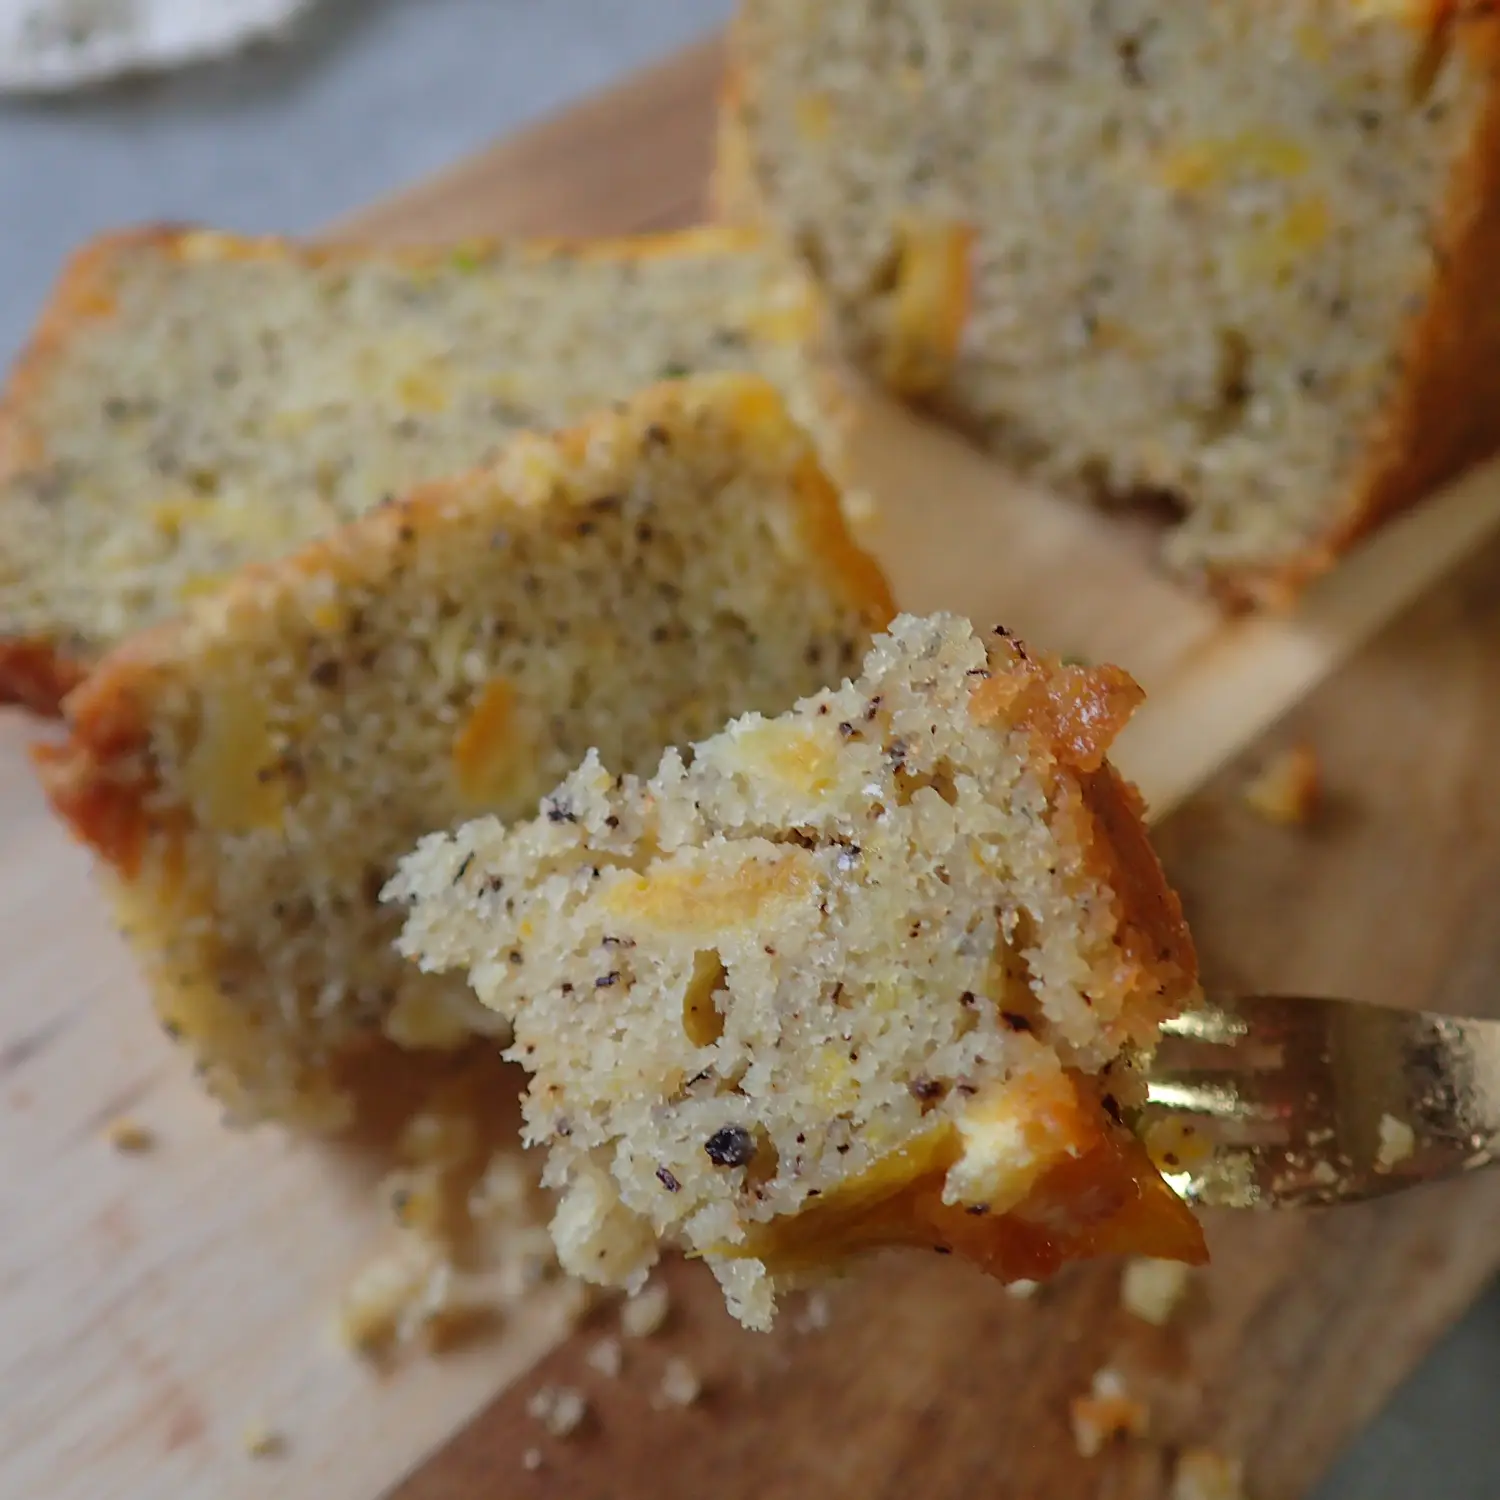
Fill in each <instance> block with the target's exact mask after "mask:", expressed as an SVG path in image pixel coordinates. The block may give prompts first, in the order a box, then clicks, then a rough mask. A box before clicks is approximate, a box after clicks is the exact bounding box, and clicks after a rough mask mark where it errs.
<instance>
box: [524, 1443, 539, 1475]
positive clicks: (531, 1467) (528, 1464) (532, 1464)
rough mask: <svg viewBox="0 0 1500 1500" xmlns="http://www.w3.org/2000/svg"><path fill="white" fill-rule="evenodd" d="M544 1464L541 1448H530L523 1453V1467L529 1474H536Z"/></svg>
mask: <svg viewBox="0 0 1500 1500" xmlns="http://www.w3.org/2000/svg"><path fill="white" fill-rule="evenodd" d="M541 1466H542V1450H541V1449H540V1448H528V1449H527V1450H526V1451H525V1452H524V1453H523V1454H522V1455H521V1467H522V1468H523V1469H525V1470H526V1472H527V1473H528V1474H535V1473H536V1471H537V1470H538V1469H540V1468H541Z"/></svg>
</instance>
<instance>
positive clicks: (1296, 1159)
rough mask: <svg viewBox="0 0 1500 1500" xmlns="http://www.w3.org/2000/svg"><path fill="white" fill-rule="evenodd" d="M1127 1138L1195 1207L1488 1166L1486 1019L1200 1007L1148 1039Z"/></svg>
mask: <svg viewBox="0 0 1500 1500" xmlns="http://www.w3.org/2000/svg"><path fill="white" fill-rule="evenodd" d="M1162 1032H1163V1036H1162V1040H1161V1042H1160V1044H1159V1045H1158V1047H1157V1049H1156V1051H1155V1053H1154V1054H1153V1055H1152V1056H1151V1057H1150V1059H1149V1062H1148V1065H1147V1067H1146V1070H1145V1073H1146V1093H1147V1102H1146V1105H1145V1106H1144V1108H1143V1109H1142V1111H1141V1114H1140V1116H1139V1119H1138V1122H1137V1128H1138V1130H1139V1132H1140V1134H1141V1135H1142V1138H1143V1139H1145V1140H1146V1141H1147V1145H1148V1149H1150V1146H1151V1140H1152V1135H1153V1132H1158V1131H1160V1130H1163V1129H1165V1130H1166V1131H1167V1132H1168V1134H1169V1135H1170V1133H1171V1132H1172V1131H1174V1130H1175V1131H1177V1132H1179V1133H1183V1132H1185V1133H1187V1134H1188V1135H1191V1134H1192V1132H1194V1131H1197V1132H1198V1139H1199V1141H1200V1142H1201V1147H1202V1149H1200V1150H1198V1151H1196V1152H1189V1153H1179V1152H1176V1151H1169V1152H1166V1153H1163V1154H1160V1155H1158V1153H1153V1155H1158V1164H1159V1165H1160V1166H1162V1167H1163V1175H1164V1176H1165V1177H1166V1178H1167V1180H1168V1182H1169V1183H1170V1184H1171V1185H1172V1186H1173V1187H1174V1188H1175V1189H1176V1191H1177V1192H1178V1193H1179V1194H1180V1195H1181V1196H1183V1197H1184V1198H1186V1199H1188V1200H1189V1201H1191V1202H1196V1203H1198V1204H1201V1205H1205V1206H1227V1207H1249V1206H1254V1205H1262V1206H1265V1205H1277V1204H1293V1203H1296V1204H1311V1203H1325V1204H1326V1203H1337V1202H1346V1201H1352V1200H1356V1199H1360V1198H1369V1197H1374V1196H1379V1195H1383V1194H1385V1193H1389V1192H1392V1191H1395V1190H1397V1189H1398V1188H1401V1187H1404V1186H1408V1185H1410V1184H1412V1183H1414V1182H1419V1181H1424V1180H1427V1179H1431V1178H1435V1177H1443V1176H1452V1175H1455V1174H1456V1173H1457V1172H1459V1171H1461V1170H1472V1169H1474V1168H1476V1167H1479V1166H1483V1165H1486V1164H1488V1163H1489V1162H1490V1161H1491V1160H1494V1159H1496V1158H1500V1022H1496V1021H1478V1020H1455V1019H1452V1018H1448V1017H1443V1016H1436V1015H1431V1014H1423V1013H1419V1012H1414V1011H1410V1010H1396V1009H1391V1008H1386V1007H1380V1006H1374V1005H1361V1004H1358V1003H1356V1002H1353V1001H1348V1000H1320V999H1301V998H1297V997H1290V996H1261V997H1250V998H1247V999H1243V1000H1237V1001H1232V1002H1227V1003H1226V1002H1217V1003H1215V1002H1205V1003H1204V1004H1203V1005H1201V1006H1200V1007H1199V1008H1198V1009H1196V1010H1194V1011H1191V1012H1189V1013H1188V1014H1186V1015H1184V1016H1180V1017H1178V1018H1176V1019H1175V1020H1173V1021H1170V1022H1168V1023H1167V1025H1166V1026H1164V1027H1163V1028H1162Z"/></svg>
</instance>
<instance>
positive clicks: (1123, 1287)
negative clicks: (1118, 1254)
mask: <svg viewBox="0 0 1500 1500" xmlns="http://www.w3.org/2000/svg"><path fill="white" fill-rule="evenodd" d="M1191 1277H1192V1271H1191V1270H1190V1269H1189V1268H1188V1267H1187V1266H1185V1265H1183V1264H1182V1262H1181V1261H1176V1260H1150V1259H1147V1258H1145V1257H1138V1258H1136V1259H1135V1260H1131V1261H1127V1262H1126V1264H1125V1272H1124V1274H1123V1275H1122V1276H1121V1278H1120V1305H1121V1306H1122V1307H1123V1308H1124V1309H1125V1311H1126V1312H1128V1313H1129V1314H1130V1315H1131V1316H1132V1317H1136V1318H1139V1319H1140V1320H1141V1321H1142V1322H1143V1323H1150V1324H1152V1325H1154V1326H1155V1327H1157V1328H1165V1327H1166V1325H1167V1324H1168V1323H1169V1322H1170V1321H1171V1319H1172V1314H1173V1313H1174V1312H1176V1311H1177V1309H1178V1307H1179V1306H1180V1305H1181V1303H1182V1299H1183V1297H1184V1296H1185V1295H1186V1294H1187V1289H1188V1283H1189V1281H1190V1280H1191Z"/></svg>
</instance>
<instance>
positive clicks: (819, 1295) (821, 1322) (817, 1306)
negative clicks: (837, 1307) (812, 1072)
mask: <svg viewBox="0 0 1500 1500" xmlns="http://www.w3.org/2000/svg"><path fill="white" fill-rule="evenodd" d="M832 1320H833V1309H832V1307H831V1306H830V1304H829V1301H828V1294H827V1293H826V1292H809V1293H808V1294H807V1300H806V1301H805V1302H804V1303H803V1304H802V1306H801V1308H800V1309H799V1310H798V1312H797V1315H796V1317H795V1318H794V1319H793V1322H792V1326H793V1327H794V1328H795V1329H796V1330H797V1332H798V1333H818V1332H820V1331H821V1330H822V1329H824V1328H827V1327H828V1325H829V1323H830V1322H831V1321H832Z"/></svg>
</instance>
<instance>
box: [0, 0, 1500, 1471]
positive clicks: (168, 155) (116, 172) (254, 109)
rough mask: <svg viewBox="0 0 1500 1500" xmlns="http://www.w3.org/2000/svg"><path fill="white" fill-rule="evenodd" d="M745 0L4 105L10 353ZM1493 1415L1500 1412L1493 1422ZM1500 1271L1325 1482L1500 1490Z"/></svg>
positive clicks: (628, 61)
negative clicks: (133, 258) (86, 256)
mask: <svg viewBox="0 0 1500 1500" xmlns="http://www.w3.org/2000/svg"><path fill="white" fill-rule="evenodd" d="M729 9H730V0H634V3H629V4H627V3H625V0H326V3H325V5H324V7H323V9H322V10H320V11H319V12H317V13H316V14H315V16H314V17H313V19H312V20H311V22H310V23H309V25H308V26H307V27H306V29H305V31H304V33H303V34H302V35H301V36H300V37H299V39H298V42H297V45H296V46H294V47H291V48H288V49H275V48H272V49H267V50H264V51H260V52H256V53H253V54H250V55H247V56H245V57H243V58H240V59H237V60H235V61H232V62H229V63H224V64H219V65H213V66H208V67H204V68H200V69H196V70H194V71H192V72H190V73H186V74H182V75H178V76H175V77H171V78H165V79H155V80H141V81H136V82H131V83H127V84H121V85H117V86H114V87H111V88H108V89H106V90H102V91H98V92H95V93H91V94H88V95H82V96H78V97H73V98H66V99H58V100H53V101H48V102H17V101H12V102H9V103H6V102H0V363H4V362H6V361H8V360H9V359H10V357H11V356H12V355H13V354H14V353H15V351H16V350H17V349H18V348H19V346H20V344H21V342H22V340H23V339H24V337H25V335H26V332H27V330H28V328H29V327H30V324H31V322H32V320H33V318H34V317H35V315H36V313H37V310H38V308H39V307H40V305H41V302H42V299H43V298H44V296H45V295H46V291H47V288H48V286H49V284H50V282H51V280H52V278H53V276H54V275H55V274H56V271H57V268H58V263H59V261H60V259H61V258H62V257H63V256H64V255H65V254H66V253H67V252H68V251H69V250H70V249H72V247H73V246H75V245H76V244H78V243H79V242H80V241H81V240H83V239H84V238H86V237H87V236H88V235H90V234H93V233H95V232H98V231H100V230H103V229H109V228H115V227H118V226H120V225H123V224H130V223H136V222H140V221H149V220H153V219H161V218H185V219H197V220H202V221H207V222H212V223H214V224H216V225H219V226H220V227H224V228H231V229H243V230H258V231H271V230H282V231H288V232H294V233H295V232H299V231H305V230H310V229H313V228H315V227H317V226H318V225H320V224H322V223H324V222H326V221H327V220H329V219H330V218H333V217H336V216H337V215H339V214H342V213H345V212H347V211H349V210H351V209H354V208H356V207H358V206H360V205H361V204H363V203H366V202H368V201H369V200H370V199H372V198H375V197H378V196H380V195H381V194H384V193H389V192H391V191H392V190H394V189H395V188H397V187H400V186H401V185H402V184H404V183H406V182H409V181H411V180H412V179H414V178H416V177H420V176H422V175H423V174H425V173H428V172H431V171H434V170H436V169H437V168H440V167H443V166H446V165H447V164H448V163H450V162H451V161H452V160H453V159H454V158H455V157H457V156H460V155H462V154H464V153H466V152H468V151H472V150H474V149H475V148H477V147H479V146H481V145H483V144H484V143H485V142H487V141H489V140H491V139H493V138H494V137H496V136H498V135H503V134H505V133H506V132H508V131H511V130H514V129H516V128H517V127H518V126H520V125H522V124H524V123H526V122H528V121H530V120H533V119H535V118H537V117H539V116H541V115H545V114H547V113H550V112H551V111H553V110H555V109H558V108H560V107H562V106H563V105H565V104H567V103H568V102H569V101H571V100H573V99H575V98H577V97H578V96H579V95H581V94H585V93H587V92H589V91H590V90H592V89H595V88H598V87H600V86H601V85H604V84H606V83H608V82H610V81H611V80H613V79H614V78H616V77H617V76H618V75H620V74H622V73H624V72H627V71H629V70H630V69H632V68H635V67H638V66H640V65H641V64H643V63H646V62H648V61H650V60H651V59H653V58H654V57H656V56H657V55H659V54H660V53H663V52H666V51H669V50H671V49H672V48H674V47H677V46H679V45H681V44H683V43H685V42H688V41H690V40H693V39H694V38H695V37H697V36H698V35H700V34H702V33H703V32H704V31H706V30H708V29H710V28H711V27H713V26H715V25H716V24H718V23H719V22H721V21H722V20H723V19H724V18H725V17H726V16H727V14H728V12H729ZM1492 1424H1495V1425H1492ZM1497 1427H1500V1288H1496V1289H1494V1290H1492V1291H1491V1293H1490V1295H1489V1296H1488V1297H1487V1298H1486V1299H1485V1300H1484V1301H1483V1302H1481V1303H1480V1305H1479V1306H1478V1307H1477V1308H1476V1309H1475V1310H1474V1311H1473V1313H1472V1314H1471V1315H1470V1316H1469V1317H1468V1319H1467V1320H1466V1321H1465V1322H1464V1323H1462V1324H1461V1325H1460V1326H1459V1327H1458V1328H1457V1329H1456V1330H1454V1332H1453V1333H1452V1334H1451V1335H1450V1336H1449V1337H1448V1339H1447V1340H1446V1341H1445V1342H1444V1343H1443V1344H1442V1346H1441V1347H1440V1348H1439V1349H1438V1350H1437V1352H1436V1353H1435V1354H1434V1355H1433V1356H1432V1357H1431V1358H1430V1359H1429V1360H1428V1361H1427V1363H1426V1364H1425V1365H1424V1366H1423V1367H1422V1368H1421V1369H1420V1370H1419V1371H1418V1372H1417V1374H1416V1375H1415V1376H1414V1377H1413V1378H1412V1379H1411V1380H1410V1381H1409V1382H1408V1383H1407V1385H1406V1386H1405V1388H1404V1389H1403V1390H1402V1391H1401V1392H1400V1393H1399V1394H1398V1395H1397V1397H1396V1398H1395V1400H1394V1401H1393V1402H1392V1403H1391V1405H1390V1407H1389V1408H1388V1409H1387V1411H1386V1412H1385V1413H1384V1415H1383V1416H1382V1417H1381V1419H1380V1420H1379V1421H1378V1422H1376V1423H1375V1424H1374V1425H1373V1426H1372V1427H1371V1428H1370V1429H1369V1430H1368V1431H1367V1432H1366V1433H1365V1434H1364V1435H1363V1436H1362V1437H1361V1438H1360V1440H1359V1441H1358V1442H1357V1443H1356V1444H1355V1445H1354V1447H1353V1448H1352V1449H1351V1451H1350V1452H1349V1453H1347V1454H1346V1455H1345V1457H1344V1458H1343V1460H1342V1462H1341V1463H1340V1464H1339V1465H1338V1466H1337V1467H1336V1469H1335V1471H1334V1472H1333V1474H1332V1475H1330V1477H1329V1478H1328V1479H1327V1481H1326V1482H1325V1483H1324V1484H1323V1486H1322V1487H1321V1488H1320V1490H1319V1491H1318V1496H1317V1500H1500V1431H1497Z"/></svg>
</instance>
